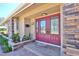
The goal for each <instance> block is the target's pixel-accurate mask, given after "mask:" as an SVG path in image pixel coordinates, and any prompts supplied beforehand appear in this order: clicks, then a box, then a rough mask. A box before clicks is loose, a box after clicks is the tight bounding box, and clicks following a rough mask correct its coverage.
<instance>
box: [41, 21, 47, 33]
mask: <svg viewBox="0 0 79 59" xmlns="http://www.w3.org/2000/svg"><path fill="white" fill-rule="evenodd" d="M40 31H41V33H44V34H45V33H46V20H41V21H40Z"/></svg>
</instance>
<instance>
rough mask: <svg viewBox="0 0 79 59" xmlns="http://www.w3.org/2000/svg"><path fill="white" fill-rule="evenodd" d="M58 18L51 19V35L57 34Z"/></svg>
mask: <svg viewBox="0 0 79 59" xmlns="http://www.w3.org/2000/svg"><path fill="white" fill-rule="evenodd" d="M58 19H59V18H58V17H57V16H54V17H51V34H59V31H58V30H59V29H58Z"/></svg>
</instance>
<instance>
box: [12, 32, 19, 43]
mask: <svg viewBox="0 0 79 59" xmlns="http://www.w3.org/2000/svg"><path fill="white" fill-rule="evenodd" d="M12 40H13V42H15V43H17V42H20V36H19V34H18V33H17V34H13V35H12Z"/></svg>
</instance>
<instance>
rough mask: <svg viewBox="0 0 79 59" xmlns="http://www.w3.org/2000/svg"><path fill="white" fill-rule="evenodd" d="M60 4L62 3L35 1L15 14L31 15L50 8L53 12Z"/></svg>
mask: <svg viewBox="0 0 79 59" xmlns="http://www.w3.org/2000/svg"><path fill="white" fill-rule="evenodd" d="M60 5H61V3H34V4H33V5H32V6H30V7H28V8H26V9H25V10H23V11H22V12H20V13H18V14H17V15H15V16H16V17H18V16H19V17H21V16H23V17H29V16H33V15H34V14H37V13H40V12H41V13H42V12H43V11H45V10H48V9H50V8H51V10H52V11H53V12H55V11H56V10H59V6H60ZM48 12H51V11H48ZM33 17H35V16H33Z"/></svg>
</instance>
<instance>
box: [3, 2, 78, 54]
mask: <svg viewBox="0 0 79 59" xmlns="http://www.w3.org/2000/svg"><path fill="white" fill-rule="evenodd" d="M69 6H70V7H69ZM77 7H79V4H62V3H26V4H23V6H21V7H20V8H18V10H16V11H15V12H14V13H13V14H12V15H11V16H9V17H8V18H7V19H6V20H5V21H3V23H2V24H5V23H6V24H8V35H9V37H11V36H12V33H19V35H20V38H21V39H20V41H22V38H23V36H24V35H27V36H29V35H30V37H31V39H32V40H36V41H38V42H42V43H47V44H50V45H54V46H56V47H60V48H61V50H62V51H63V52H64V53H65V54H66V55H79V51H78V49H77V48H71V47H72V44H68V41H67V40H69V41H70V42H71V41H73V40H70V38H67V37H68V36H69V37H70V36H72V37H71V38H72V39H73V37H74V36H76V37H77V38H78V36H77V35H76V34H74V35H72V33H71V34H70V31H72V32H73V31H74V30H70V31H66V30H69V29H67V26H65V25H75V24H74V23H72V22H71V21H68V20H73V19H74V16H72V14H73V13H74V12H76V11H78V9H77ZM70 8H71V9H70ZM69 10H70V11H71V12H70V11H69ZM68 11H69V12H70V13H68ZM72 12H73V13H72ZM69 14H70V15H69ZM72 17H73V18H72ZM75 18H78V16H77V15H76V16H75ZM66 19H67V20H66ZM67 22H70V23H71V24H70V23H67ZM73 22H74V21H73ZM77 25H78V24H76V25H75V26H77ZM69 28H70V27H69ZM71 29H72V28H71ZM73 29H74V27H73ZM77 29H78V28H77ZM69 34H70V35H69ZM77 34H78V33H77ZM77 42H78V41H77ZM73 45H75V44H73ZM77 45H78V44H77ZM74 52H75V53H74ZM72 53H73V54H72Z"/></svg>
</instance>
